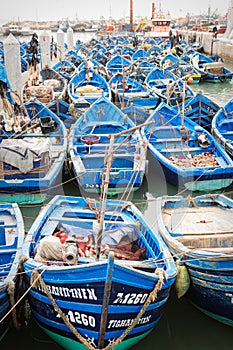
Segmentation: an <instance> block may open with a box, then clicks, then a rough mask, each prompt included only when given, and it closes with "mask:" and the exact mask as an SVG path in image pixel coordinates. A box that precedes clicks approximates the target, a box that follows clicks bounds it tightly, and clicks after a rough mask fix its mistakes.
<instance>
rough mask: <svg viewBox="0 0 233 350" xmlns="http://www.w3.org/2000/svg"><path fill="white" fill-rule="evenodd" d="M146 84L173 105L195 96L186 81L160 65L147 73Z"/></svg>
mask: <svg viewBox="0 0 233 350" xmlns="http://www.w3.org/2000/svg"><path fill="white" fill-rule="evenodd" d="M145 85H146V86H148V87H149V88H150V89H151V90H152V92H154V93H155V94H156V95H157V96H159V97H161V98H162V99H163V100H166V102H167V104H168V105H171V106H177V104H181V103H182V101H184V100H188V99H189V98H191V97H193V96H195V93H194V91H193V90H192V89H191V88H190V87H189V86H188V85H187V84H186V83H184V82H183V81H182V80H180V79H178V78H176V77H175V76H174V74H172V73H171V72H169V71H168V70H167V71H165V70H163V69H161V68H159V67H156V68H154V69H153V70H152V71H151V72H150V73H149V74H148V75H147V77H146V79H145Z"/></svg>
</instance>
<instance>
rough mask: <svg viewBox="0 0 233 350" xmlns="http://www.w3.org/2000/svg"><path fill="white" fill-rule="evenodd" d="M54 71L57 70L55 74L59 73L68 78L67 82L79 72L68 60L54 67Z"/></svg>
mask: <svg viewBox="0 0 233 350" xmlns="http://www.w3.org/2000/svg"><path fill="white" fill-rule="evenodd" d="M52 69H53V70H55V72H57V73H59V74H60V75H61V76H63V77H64V78H66V80H68V81H69V80H70V79H71V78H72V77H73V76H74V74H75V73H76V72H77V67H76V66H75V65H74V63H72V62H70V61H68V60H61V61H58V62H57V63H55V64H54V65H53V66H52Z"/></svg>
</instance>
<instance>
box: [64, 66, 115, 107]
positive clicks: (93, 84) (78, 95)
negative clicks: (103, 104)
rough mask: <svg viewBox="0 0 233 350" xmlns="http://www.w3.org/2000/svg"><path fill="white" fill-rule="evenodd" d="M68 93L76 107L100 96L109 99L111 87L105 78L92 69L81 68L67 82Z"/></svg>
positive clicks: (93, 100) (89, 102)
mask: <svg viewBox="0 0 233 350" xmlns="http://www.w3.org/2000/svg"><path fill="white" fill-rule="evenodd" d="M67 91H68V95H69V97H70V100H71V101H72V103H74V104H75V105H76V106H77V107H79V106H82V105H83V103H86V104H89V105H90V104H91V103H93V102H95V101H96V100H98V98H99V97H100V96H105V97H106V98H107V99H109V100H111V89H110V86H109V84H108V82H107V80H106V79H105V78H104V77H103V76H102V75H101V74H99V73H96V72H95V71H94V70H93V69H91V68H90V69H89V68H83V69H81V71H80V72H79V73H78V74H75V75H74V76H73V78H72V79H71V80H70V81H69V83H68V88H67Z"/></svg>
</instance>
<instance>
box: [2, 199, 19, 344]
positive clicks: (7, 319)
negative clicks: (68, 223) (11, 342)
mask: <svg viewBox="0 0 233 350" xmlns="http://www.w3.org/2000/svg"><path fill="white" fill-rule="evenodd" d="M23 240H24V224H23V218H22V214H21V211H20V209H19V207H18V205H17V204H16V203H14V204H11V203H5V204H4V203H1V204H0V340H1V339H3V337H4V336H5V334H6V333H7V332H8V330H9V329H10V327H11V326H12V324H13V323H14V326H15V327H18V326H19V324H18V318H17V316H19V313H18V311H19V310H18V308H17V307H15V306H14V303H15V302H16V301H17V300H18V296H19V293H20V290H19V287H18V284H19V274H17V272H18V267H19V260H20V256H21V252H22V250H21V249H22V244H23ZM12 300H14V303H12ZM12 308H13V309H12ZM16 310H17V311H16Z"/></svg>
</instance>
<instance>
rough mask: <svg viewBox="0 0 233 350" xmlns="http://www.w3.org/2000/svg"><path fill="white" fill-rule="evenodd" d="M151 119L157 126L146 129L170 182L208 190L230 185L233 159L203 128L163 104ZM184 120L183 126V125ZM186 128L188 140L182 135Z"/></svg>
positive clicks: (144, 130)
mask: <svg viewBox="0 0 233 350" xmlns="http://www.w3.org/2000/svg"><path fill="white" fill-rule="evenodd" d="M151 120H154V122H155V125H154V126H151V125H148V126H146V127H145V128H144V129H143V132H144V135H145V137H147V139H148V141H149V143H148V148H149V151H150V152H151V154H152V155H153V157H154V158H155V159H156V160H157V161H159V163H160V165H161V167H162V169H163V172H164V176H165V179H166V181H167V182H170V183H171V184H173V185H176V186H182V187H185V188H187V189H188V190H190V191H205V192H210V191H213V190H217V189H221V188H225V187H228V186H229V185H231V183H232V181H233V179H232V170H233V163H232V160H231V158H230V157H229V155H228V154H227V153H226V152H225V151H224V149H223V148H222V147H221V146H220V145H219V144H218V143H217V142H216V140H215V139H214V137H213V136H212V135H211V134H210V133H208V132H207V131H206V130H205V129H204V128H202V127H201V126H199V125H198V124H196V123H194V122H193V121H192V120H190V119H189V118H187V117H182V116H181V115H180V114H179V113H177V112H176V111H175V110H174V109H172V108H171V107H169V106H167V105H165V104H164V103H161V104H160V105H159V106H158V107H157V109H156V110H155V112H154V113H153V114H152V115H151V116H150V117H149V118H148V120H147V121H148V122H149V121H151ZM182 120H183V125H184V126H181V125H182ZM184 130H186V131H185V133H186V132H187V140H185V139H183V137H182V131H184ZM200 135H201V137H204V139H206V140H208V141H207V142H206V144H202V143H200V139H199V137H200ZM183 136H184V137H186V134H185V135H183Z"/></svg>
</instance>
